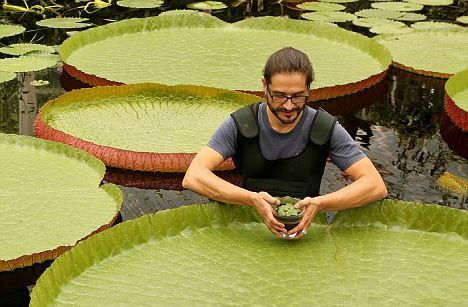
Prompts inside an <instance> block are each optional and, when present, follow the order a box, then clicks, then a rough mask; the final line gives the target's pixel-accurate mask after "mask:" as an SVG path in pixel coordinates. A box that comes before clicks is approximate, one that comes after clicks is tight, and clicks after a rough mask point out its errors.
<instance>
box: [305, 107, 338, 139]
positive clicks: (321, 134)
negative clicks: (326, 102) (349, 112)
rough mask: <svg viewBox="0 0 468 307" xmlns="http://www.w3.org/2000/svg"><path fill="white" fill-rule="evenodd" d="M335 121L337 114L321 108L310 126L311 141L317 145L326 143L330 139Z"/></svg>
mask: <svg viewBox="0 0 468 307" xmlns="http://www.w3.org/2000/svg"><path fill="white" fill-rule="evenodd" d="M335 123H336V117H335V116H333V115H330V114H329V113H327V112H326V111H325V110H323V109H322V108H319V109H318V110H317V113H315V117H314V120H313V121H312V126H311V127H310V135H309V138H310V141H311V142H312V143H314V144H315V145H324V144H325V143H326V142H328V140H329V139H330V137H331V135H332V133H333V129H334V128H335Z"/></svg>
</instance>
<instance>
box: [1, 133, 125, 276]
mask: <svg viewBox="0 0 468 307" xmlns="http://www.w3.org/2000/svg"><path fill="white" fill-rule="evenodd" d="M0 156H1V157H2V159H1V162H0V163H1V167H0V170H1V171H0V174H1V178H2V184H1V185H0V224H1V225H2V231H1V232H0V272H1V271H10V270H14V269H15V268H20V267H26V266H29V265H31V264H33V263H38V262H43V261H45V260H48V259H54V258H56V257H57V256H58V255H60V254H61V253H63V252H64V251H65V250H67V249H68V248H70V246H73V245H74V244H75V243H76V242H77V241H79V240H81V239H82V238H84V237H86V236H88V235H90V234H91V233H93V232H95V231H100V230H102V229H105V228H108V227H109V226H110V225H111V224H112V223H114V222H115V220H116V217H117V215H118V212H119V208H120V204H121V202H122V195H121V192H120V190H119V189H118V188H117V187H116V186H114V185H103V186H101V187H98V185H99V183H100V182H101V180H102V178H103V177H104V173H105V168H104V164H103V163H102V162H101V161H99V160H98V159H96V158H94V157H93V156H91V155H89V154H87V153H86V152H84V151H82V150H77V149H74V148H72V147H69V146H66V145H63V144H60V143H56V142H50V141H44V140H39V139H35V138H31V137H25V136H18V135H8V134H0Z"/></svg>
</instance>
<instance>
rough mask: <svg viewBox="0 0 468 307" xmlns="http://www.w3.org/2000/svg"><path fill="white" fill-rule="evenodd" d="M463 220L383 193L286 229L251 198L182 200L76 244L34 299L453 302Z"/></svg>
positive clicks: (462, 280)
mask: <svg viewBox="0 0 468 307" xmlns="http://www.w3.org/2000/svg"><path fill="white" fill-rule="evenodd" d="M467 221H468V212H466V211H462V210H457V209H452V208H447V207H441V206H435V205H422V204H411V203H404V202H395V201H383V202H381V203H377V204H372V205H368V206H366V207H363V208H358V209H353V210H346V211H340V212H338V213H337V215H336V216H335V218H334V221H333V223H332V224H331V225H330V226H329V225H327V224H326V221H325V217H324V215H323V214H319V215H318V216H317V217H316V218H315V220H314V222H313V223H312V225H311V227H310V228H309V229H308V233H307V235H305V236H304V237H303V238H301V239H300V240H298V241H290V240H283V239H279V238H277V237H275V236H274V235H272V234H271V233H270V232H269V231H268V230H267V228H266V227H265V225H264V224H263V223H262V222H261V219H260V218H259V217H258V215H257V214H256V212H255V210H253V209H252V208H250V207H244V206H234V205H227V204H216V203H213V204H206V205H193V206H188V207H181V208H177V209H172V210H166V211H161V212H158V213H156V214H152V215H146V216H143V217H141V218H139V219H136V220H132V221H128V222H126V223H123V224H120V225H118V226H116V227H113V228H111V229H109V230H107V231H104V232H102V233H100V234H98V235H96V236H93V237H92V238H90V239H88V240H86V241H83V242H82V243H80V244H78V245H77V246H76V247H75V248H73V249H72V250H70V251H69V252H67V253H66V254H65V255H63V256H61V257H60V258H59V259H57V260H56V261H55V262H54V263H53V264H52V266H51V267H50V268H49V269H48V270H47V271H46V272H45V273H44V274H43V275H42V276H41V277H40V278H39V280H38V282H37V283H36V286H35V287H34V289H33V292H32V295H31V306H47V305H49V304H50V305H67V304H80V305H85V306H96V305H104V304H105V305H119V304H120V305H131V304H140V305H147V304H155V305H163V306H165V305H175V306H185V305H194V304H195V305H200V306H221V305H225V304H226V302H229V303H230V304H232V305H236V306H238V305H249V306H252V305H253V306H259V305H262V306H282V305H283V306H286V305H289V304H290V303H291V302H292V301H294V302H295V303H297V305H300V306H310V305H316V306H343V305H344V306H359V305H365V306H403V305H417V304H419V303H420V302H430V303H434V302H435V303H436V304H437V305H442V306H447V305H454V306H455V305H462V304H463V303H464V302H466V300H468V293H467V292H466V282H467V280H466V274H465V273H466V270H467V269H468V267H467V266H468V264H467V263H466V261H465V258H466V257H465V256H466V254H467V253H468V242H467V240H468V237H467V234H466V224H467ZM305 268H306V269H305ZM278 280H281V282H278ZM389 280H391V282H389ZM108 281H112V282H108ZM291 285H294V286H291ZM318 285H320V286H318ZM291 287H292V288H291ZM447 289H450V291H447Z"/></svg>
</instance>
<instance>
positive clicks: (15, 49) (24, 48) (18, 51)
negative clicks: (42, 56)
mask: <svg viewBox="0 0 468 307" xmlns="http://www.w3.org/2000/svg"><path fill="white" fill-rule="evenodd" d="M0 52H1V53H5V54H9V55H25V54H31V53H54V52H55V49H54V47H53V46H46V45H41V44H32V43H22V44H11V45H9V46H6V47H1V48H0Z"/></svg>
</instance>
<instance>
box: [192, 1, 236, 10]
mask: <svg viewBox="0 0 468 307" xmlns="http://www.w3.org/2000/svg"><path fill="white" fill-rule="evenodd" d="M187 7H188V8H189V9H194V10H201V11H204V10H222V9H225V8H227V6H226V4H224V3H222V2H219V1H202V2H194V3H190V4H187Z"/></svg>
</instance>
